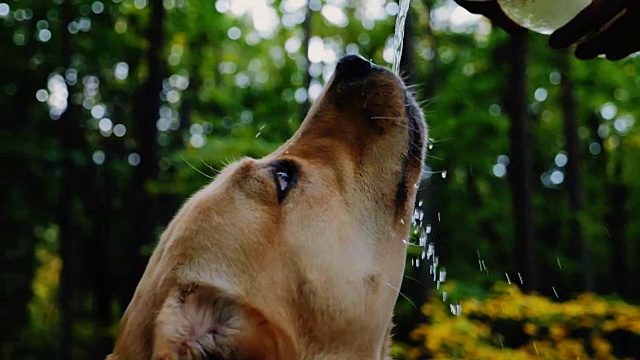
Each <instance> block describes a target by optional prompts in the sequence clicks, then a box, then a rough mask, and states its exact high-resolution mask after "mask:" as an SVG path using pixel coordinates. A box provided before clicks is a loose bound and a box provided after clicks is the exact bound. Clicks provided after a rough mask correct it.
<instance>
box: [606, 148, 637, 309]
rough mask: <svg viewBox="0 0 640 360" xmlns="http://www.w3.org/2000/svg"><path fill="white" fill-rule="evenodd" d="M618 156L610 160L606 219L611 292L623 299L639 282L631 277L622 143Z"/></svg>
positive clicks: (627, 194) (626, 191)
mask: <svg viewBox="0 0 640 360" xmlns="http://www.w3.org/2000/svg"><path fill="white" fill-rule="evenodd" d="M618 152H619V154H617V156H615V155H613V154H612V156H610V157H609V158H610V159H611V161H613V162H614V170H613V180H612V181H611V182H610V183H609V185H608V186H607V193H608V194H607V195H608V202H609V204H608V206H607V208H608V209H609V211H608V213H607V218H606V231H607V235H608V237H609V240H610V241H611V248H612V250H613V253H612V256H611V261H610V262H611V270H610V275H609V279H611V282H612V284H611V285H612V287H613V288H612V289H611V291H614V292H617V293H618V294H619V295H620V296H622V297H623V298H629V297H630V295H631V293H632V291H630V290H632V288H633V286H634V285H633V283H634V282H637V281H636V280H634V279H632V277H631V276H629V273H630V269H629V268H630V266H629V255H628V253H629V249H628V247H627V243H626V241H625V230H626V229H625V228H626V223H627V214H626V211H625V206H626V204H627V197H628V196H629V191H628V189H627V185H626V184H625V183H624V181H623V180H622V156H621V154H620V153H621V152H622V142H621V143H620V146H619V147H618Z"/></svg>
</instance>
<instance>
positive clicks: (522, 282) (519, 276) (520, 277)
mask: <svg viewBox="0 0 640 360" xmlns="http://www.w3.org/2000/svg"><path fill="white" fill-rule="evenodd" d="M518 278H519V279H520V284H522V285H524V281H522V275H520V273H518Z"/></svg>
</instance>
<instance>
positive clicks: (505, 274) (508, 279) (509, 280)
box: [504, 273, 511, 284]
mask: <svg viewBox="0 0 640 360" xmlns="http://www.w3.org/2000/svg"><path fill="white" fill-rule="evenodd" d="M504 276H506V277H507V282H508V283H509V284H511V279H510V278H509V274H507V273H504Z"/></svg>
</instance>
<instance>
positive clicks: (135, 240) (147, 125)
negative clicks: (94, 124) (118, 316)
mask: <svg viewBox="0 0 640 360" xmlns="http://www.w3.org/2000/svg"><path fill="white" fill-rule="evenodd" d="M149 7H150V11H151V17H150V21H149V27H148V29H147V39H148V40H149V48H148V51H147V59H146V60H147V66H148V70H149V71H148V74H149V75H148V78H147V79H146V81H145V83H144V84H143V85H142V87H141V89H140V91H139V93H138V94H137V96H136V101H135V104H134V108H133V115H134V117H133V118H134V124H133V137H134V139H135V142H136V146H137V152H138V154H139V155H140V163H139V164H138V165H137V166H136V167H135V169H134V171H133V179H132V182H131V189H130V199H131V207H130V209H131V214H130V216H129V219H130V221H131V223H130V224H129V230H130V238H129V241H128V242H127V248H126V249H123V252H124V253H126V254H127V256H131V261H130V264H129V266H128V268H127V269H126V271H125V272H126V273H125V274H123V276H124V277H123V281H124V282H125V284H124V288H123V289H122V291H121V292H120V294H119V296H120V301H121V302H122V303H123V305H125V306H126V305H127V304H128V302H129V300H130V299H131V296H132V295H133V292H134V291H135V288H136V286H137V284H138V281H139V279H140V277H141V276H142V273H143V272H144V268H145V266H146V261H147V257H146V256H144V255H143V254H142V253H141V250H142V247H143V246H144V245H149V244H152V243H154V241H155V237H156V236H155V232H154V230H155V225H156V220H155V219H157V217H156V210H157V206H156V205H157V204H156V201H155V199H154V196H153V195H152V194H150V193H149V192H148V189H147V185H148V183H149V182H150V181H153V180H155V179H156V178H157V175H158V160H159V149H158V142H157V128H156V121H157V119H158V117H159V116H158V111H159V109H160V104H161V103H160V97H159V95H160V92H161V90H162V80H163V78H164V63H163V49H164V29H163V23H164V16H165V10H164V6H163V5H162V0H151V1H150V2H149Z"/></svg>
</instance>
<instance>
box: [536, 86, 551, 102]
mask: <svg viewBox="0 0 640 360" xmlns="http://www.w3.org/2000/svg"><path fill="white" fill-rule="evenodd" d="M548 95H549V93H548V92H547V89H545V88H542V87H540V88H537V89H536V91H535V92H534V93H533V97H534V98H535V99H536V101H540V102H543V101H545V100H547V96H548Z"/></svg>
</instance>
